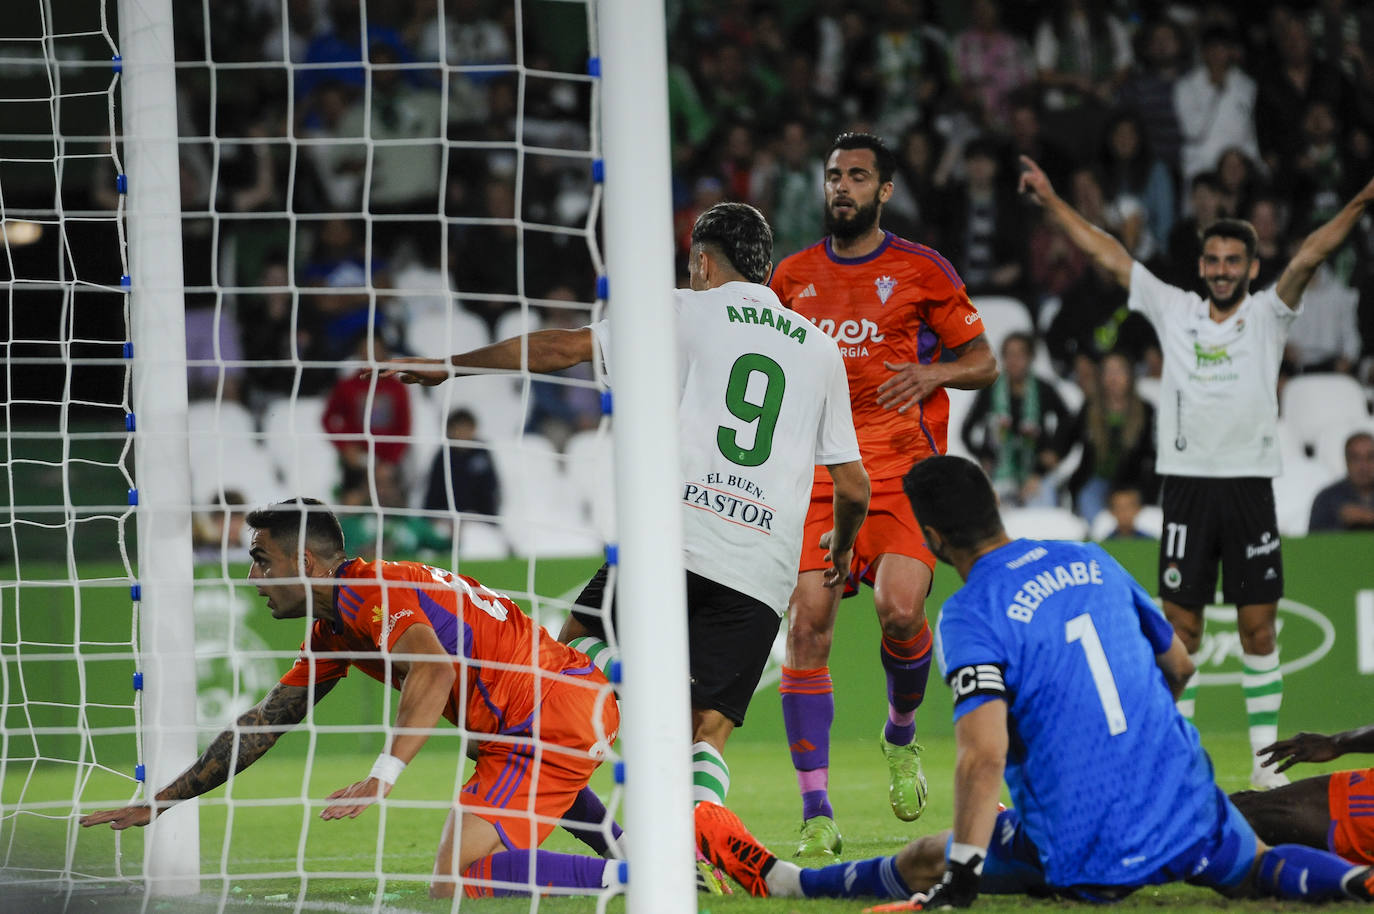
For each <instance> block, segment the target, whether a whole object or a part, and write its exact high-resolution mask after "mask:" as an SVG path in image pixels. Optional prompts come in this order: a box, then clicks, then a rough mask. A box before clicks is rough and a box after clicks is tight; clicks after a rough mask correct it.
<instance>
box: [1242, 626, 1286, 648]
mask: <svg viewBox="0 0 1374 914" xmlns="http://www.w3.org/2000/svg"><path fill="white" fill-rule="evenodd" d="M1239 634H1240V646H1241V650H1243V651H1245V653H1247V654H1261V655H1262V654H1272V653H1273V652H1274V650H1275V648H1277V647H1278V637H1277V635H1276V634H1275V629H1274V623H1272V622H1264V623H1258V624H1253V625H1242V626H1241V628H1240V632H1239Z"/></svg>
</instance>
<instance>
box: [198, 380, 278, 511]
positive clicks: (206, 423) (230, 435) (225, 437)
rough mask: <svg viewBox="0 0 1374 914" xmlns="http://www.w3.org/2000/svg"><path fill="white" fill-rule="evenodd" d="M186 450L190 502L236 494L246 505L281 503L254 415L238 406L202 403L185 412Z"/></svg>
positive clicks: (209, 402)
mask: <svg viewBox="0 0 1374 914" xmlns="http://www.w3.org/2000/svg"><path fill="white" fill-rule="evenodd" d="M187 430H188V432H189V433H190V434H189V439H188V441H187V448H188V451H189V453H190V460H191V498H192V501H193V502H194V503H195V504H196V505H207V504H212V503H213V502H214V499H215V497H216V496H217V495H218V494H219V493H220V492H226V491H229V490H236V491H238V492H239V493H240V494H241V495H243V497H244V499H245V500H246V501H247V502H248V503H249V504H261V503H264V502H269V501H273V500H275V499H277V498H280V497H281V496H282V495H283V494H284V492H283V487H282V485H281V482H280V481H279V480H278V478H277V474H276V472H275V469H274V467H273V463H272V459H271V457H270V455H269V454H268V453H267V451H266V450H265V449H264V448H263V446H262V443H261V442H260V441H259V440H258V439H259V436H258V432H257V429H256V428H255V427H254V423H253V416H252V414H251V413H249V412H248V409H247V408H246V407H244V406H243V404H241V403H237V402H234V401H228V400H226V401H219V402H216V401H212V400H204V401H197V402H194V403H191V404H190V405H189V408H188V410H187Z"/></svg>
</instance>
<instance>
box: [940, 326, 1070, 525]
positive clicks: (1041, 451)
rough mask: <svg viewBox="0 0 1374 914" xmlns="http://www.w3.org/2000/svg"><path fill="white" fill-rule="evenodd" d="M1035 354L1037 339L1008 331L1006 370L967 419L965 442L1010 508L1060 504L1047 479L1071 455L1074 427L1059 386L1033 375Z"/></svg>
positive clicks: (981, 394) (976, 402) (1004, 349)
mask: <svg viewBox="0 0 1374 914" xmlns="http://www.w3.org/2000/svg"><path fill="white" fill-rule="evenodd" d="M1034 357H1035V338H1034V337H1032V336H1030V335H1029V334H1026V333H1020V332H1014V333H1010V334H1008V335H1007V338H1006V339H1005V340H1004V341H1003V342H1002V373H1001V374H1000V375H998V377H997V380H996V381H994V382H993V384H992V386H991V387H986V388H984V389H982V390H980V391H978V395H977V396H976V397H975V398H974V400H973V406H972V407H971V408H970V409H969V414H968V417H967V418H966V419H965V420H964V428H963V438H964V446H965V447H967V448H968V449H969V452H970V453H971V454H973V456H974V457H975V458H977V460H978V462H979V463H981V464H982V465H983V470H984V471H985V472H986V473H987V474H988V478H989V479H991V480H992V485H993V488H994V489H996V490H997V494H998V497H999V498H1001V500H1002V503H1003V504H1004V505H1008V506H1011V505H1019V506H1023V507H1045V506H1053V505H1055V504H1056V503H1057V500H1058V493H1057V492H1056V491H1055V490H1054V487H1053V486H1048V485H1045V484H1044V479H1045V476H1046V475H1047V474H1049V473H1051V472H1053V470H1054V468H1055V467H1057V466H1058V465H1059V461H1060V460H1062V459H1063V457H1064V454H1065V453H1067V451H1068V443H1069V442H1068V438H1067V436H1068V433H1069V431H1070V430H1071V428H1072V426H1073V417H1072V416H1070V415H1069V411H1068V409H1067V408H1066V407H1065V406H1064V401H1063V400H1062V399H1060V397H1059V394H1058V392H1056V391H1055V389H1054V385H1053V384H1050V383H1049V382H1047V381H1044V380H1042V379H1040V378H1037V377H1036V376H1035V375H1034V374H1032V373H1031V361H1032V360H1033V359H1034Z"/></svg>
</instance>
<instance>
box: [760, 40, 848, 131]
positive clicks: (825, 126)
mask: <svg viewBox="0 0 1374 914" xmlns="http://www.w3.org/2000/svg"><path fill="white" fill-rule="evenodd" d="M839 113H840V112H839V111H838V110H837V109H836V107H835V106H834V105H832V104H830V103H829V102H828V101H827V100H826V99H825V97H824V96H822V95H821V94H820V93H819V92H818V91H816V75H815V72H814V70H813V68H812V65H811V57H810V56H809V55H808V54H806V52H804V51H793V52H792V53H790V54H788V55H787V57H786V59H785V60H784V63H783V69H782V91H781V92H779V93H778V98H777V100H776V101H775V102H774V104H773V110H772V111H770V112H769V113H768V116H767V117H766V118H765V119H764V121H765V124H766V125H768V126H770V128H771V129H781V128H782V127H785V126H786V125H787V124H788V123H791V122H793V121H800V122H801V123H803V124H806V125H809V127H810V130H811V131H812V132H813V133H815V134H819V135H821V136H833V135H834V134H835V133H836V132H837V131H838V127H839V124H840V120H839Z"/></svg>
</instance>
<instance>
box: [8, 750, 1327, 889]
mask: <svg viewBox="0 0 1374 914" xmlns="http://www.w3.org/2000/svg"><path fill="white" fill-rule="evenodd" d="M1207 742H1208V744H1209V748H1210V750H1211V751H1212V753H1213V757H1214V759H1215V760H1216V762H1217V770H1218V772H1219V781H1220V783H1221V784H1222V786H1223V787H1225V788H1226V789H1228V790H1235V789H1239V788H1241V787H1243V786H1244V780H1245V774H1246V772H1248V767H1247V760H1246V757H1245V753H1246V748H1247V747H1246V741H1245V736H1244V734H1241V733H1211V734H1209V735H1208V739H1207ZM925 745H926V752H925V759H926V770H927V773H928V776H929V779H930V783H931V787H932V790H931V803H930V806H929V808H928V809H927V811H926V814H925V816H924V817H923V818H922V819H921V821H920V822H918V823H915V824H907V823H903V822H899V821H898V820H897V819H895V818H894V817H893V816H892V814H891V812H890V811H889V810H888V808H887V798H886V769H885V767H884V765H883V763H882V761H881V758H880V756H879V753H878V750H877V746H876V741H875V740H868V741H863V740H849V741H845V742H841V743H837V744H836V745H835V746H834V747H833V752H832V768H831V772H832V799H833V802H834V805H835V808H836V811H837V817H838V819H839V823H840V826H841V829H842V831H843V833H844V838H845V848H844V850H845V853H844V859H847V860H851V859H861V858H864V857H869V856H874V855H880V854H889V853H893V852H895V851H896V850H897V849H898V848H900V847H901V846H902V845H903V844H905V843H906V842H907V841H909V840H911V839H912V838H914V837H917V836H919V835H921V834H928V833H930V832H933V831H937V830H939V829H942V828H945V827H948V825H949V822H950V820H951V815H952V808H951V801H950V796H949V785H950V784H951V782H952V764H953V757H954V752H953V748H954V747H953V744H952V741H951V740H950V738H949V737H947V736H934V737H931V738H929V739H927V740H926V741H925ZM731 750H732V751H731V752H730V753H729V761H730V766H731V772H732V776H733V790H732V795H731V798H730V801H731V806H732V807H733V808H734V809H735V810H736V811H737V812H738V813H739V814H740V816H741V817H742V818H743V819H744V820H745V822H746V823H748V824H749V826H750V827H751V828H752V829H753V831H754V833H755V834H756V835H757V836H758V837H759V838H760V840H762V841H763V842H765V843H766V844H767V845H768V846H769V847H770V848H771V849H772V850H773V851H774V852H775V853H778V854H779V855H782V856H787V855H790V853H791V851H792V850H793V849H794V846H795V840H796V835H797V829H798V826H799V824H800V823H799V821H798V812H799V801H798V799H797V793H796V785H795V782H794V780H793V777H792V772H791V766H790V764H789V761H788V757H787V751H786V748H785V747H784V746H783V744H782V741H781V740H778V741H776V742H765V741H755V742H747V741H746V742H741V743H739V744H738V745H737V746H732V747H731ZM452 757H453V753H452V751H448V752H446V751H444V749H443V746H442V745H431V746H429V747H427V749H426V751H425V752H423V753H421V755H420V757H418V758H417V759H416V761H415V762H414V763H413V764H412V765H411V766H410V768H408V769H407V771H406V773H405V775H404V776H403V777H402V779H401V781H400V782H399V783H398V785H397V788H396V790H395V792H394V793H393V794H392V800H391V801H389V803H388V808H387V810H386V827H385V829H382V828H381V827H380V826H381V823H382V820H383V816H382V815H381V812H382V811H381V810H377V809H374V810H369V811H368V812H366V813H364V814H363V815H362V816H360V817H359V818H358V819H356V820H344V821H337V822H322V821H319V820H318V819H317V818H316V817H315V813H317V812H318V809H319V803H320V799H321V798H322V797H324V796H325V795H326V794H328V793H329V792H330V791H332V790H334V789H335V788H338V787H341V786H344V785H346V784H349V783H352V782H353V781H354V780H357V779H358V778H360V777H362V776H363V775H364V774H365V773H366V771H367V769H368V767H369V766H370V764H371V760H372V756H371V755H370V754H363V753H348V752H344V753H330V754H325V755H319V756H317V757H316V759H315V763H314V766H313V769H312V770H311V771H310V772H309V773H308V775H307V771H306V767H305V764H304V760H303V759H302V758H298V757H293V756H291V755H283V756H281V757H274V756H272V755H269V756H266V757H264V758H263V759H262V761H260V762H259V763H258V764H257V765H255V766H254V767H253V769H252V770H250V771H249V772H246V773H245V774H244V775H242V776H241V777H240V779H239V780H238V781H237V782H236V784H235V789H234V796H235V798H236V800H237V801H238V802H237V804H236V806H235V809H234V815H233V819H234V821H233V826H232V828H229V829H226V825H225V820H226V813H227V807H226V805H225V804H224V802H223V797H224V794H223V792H222V791H217V792H216V793H214V794H211V795H210V796H209V797H207V802H205V803H204V804H203V805H202V808H201V810H200V832H201V836H202V838H201V869H202V872H203V873H208V874H215V875H210V876H207V877H205V878H204V879H203V882H202V895H201V896H199V897H198V898H196V899H194V900H189V899H188V900H181V899H178V900H176V901H175V902H171V901H169V902H162V903H156V904H154V905H152V906H151V907H150V909H151V910H165V911H177V912H181V911H186V912H200V911H212V910H215V909H217V908H218V907H219V901H220V898H221V896H223V897H225V899H226V905H227V906H228V907H231V908H234V909H238V910H243V909H251V910H258V909H262V910H273V909H277V910H290V909H291V908H293V907H294V902H295V900H296V899H297V897H298V896H300V897H302V899H303V900H304V901H305V902H306V903H307V904H308V905H309V906H310V908H311V909H316V910H318V909H321V908H325V909H329V910H367V909H371V908H372V907H373V904H374V901H373V893H375V892H376V891H378V888H379V885H378V882H377V881H376V880H375V879H373V878H341V877H334V878H330V877H319V878H311V879H309V880H301V879H298V878H294V877H291V878H280V877H279V878H262V877H261V874H263V873H266V872H272V871H277V872H280V871H283V870H285V871H291V870H293V869H294V868H295V861H296V860H297V852H298V841H299V835H300V831H301V827H302V824H303V823H304V824H305V826H306V840H305V845H304V850H303V859H304V860H305V861H306V867H307V868H310V869H313V870H316V871H327V872H335V873H339V872H353V873H359V872H368V871H370V870H371V869H372V867H373V865H374V860H375V851H376V848H377V845H378V841H379V833H380V841H381V845H382V848H383V854H384V859H385V865H386V869H387V870H388V872H389V873H390V874H391V878H390V880H389V881H388V882H387V883H386V884H385V885H384V886H381V888H382V890H383V891H384V893H385V898H384V902H385V904H386V907H387V908H388V909H390V910H397V911H413V912H439V911H447V910H450V909H451V907H452V906H451V904H450V903H447V902H436V901H431V900H429V899H428V897H427V896H426V890H425V882H424V877H425V876H426V874H428V872H429V869H430V865H431V862H432V855H433V849H434V843H435V840H436V838H437V835H438V833H439V829H440V827H441V825H442V822H443V819H444V815H445V811H444V810H443V809H442V808H438V809H436V808H429V809H425V808H405V806H404V804H405V803H407V802H413V801H433V800H435V799H437V798H439V797H442V796H444V795H446V794H448V793H450V791H451V789H452V785H453V782H454V781H453V779H454V774H455V773H454V771H453V769H452V767H450V765H449V764H448V761H447V760H448V759H451V758H452ZM1316 770H1317V769H1313V772H1309V773H1315V771H1316ZM69 777H70V776H69V775H68V774H67V773H66V772H63V771H61V770H53V769H51V768H43V769H40V770H38V771H36V772H35V774H34V778H33V781H32V782H31V783H30V784H29V785H28V793H27V795H28V798H29V799H30V800H32V799H33V798H34V797H36V796H39V795H45V796H50V797H52V798H53V799H60V798H61V796H62V795H63V792H64V791H67V795H70V791H69V788H68V787H67V786H66V781H67V780H68V779H69ZM10 783H13V779H11V780H9V781H7V786H8V785H9V784H10ZM594 786H595V787H596V788H597V789H598V791H599V792H601V793H602V794H603V795H608V794H609V791H610V783H609V778H608V777H607V774H606V773H605V772H604V771H603V772H601V773H599V774H598V778H597V780H596V781H595V782H594ZM1085 786H1086V785H1085ZM126 790H127V788H126V787H125V786H124V782H121V781H118V780H116V779H115V778H113V777H111V778H109V779H108V785H103V784H99V783H98V784H96V785H94V787H93V788H92V789H88V790H87V792H86V796H88V797H100V796H102V795H103V796H106V797H108V799H109V801H110V803H111V804H114V805H117V804H119V803H122V802H123V801H124V800H125V799H126V798H127V794H126ZM12 793H13V789H7V791H6V795H5V797H4V799H5V801H6V802H12V801H13V799H14V797H13V796H12V795H11V794H12ZM302 796H304V797H308V798H309V800H308V801H305V802H302V801H301V800H300V799H299V798H300V797H302ZM282 797H290V798H292V799H289V800H285V801H283V800H281V799H280V798H282ZM274 798H276V799H274ZM255 800H257V801H263V800H267V801H270V802H271V804H272V805H255V804H254V803H253V801H255ZM99 805H104V804H102V803H100V802H99V801H96V802H95V803H94V804H88V805H87V806H86V808H85V809H83V810H82V811H89V810H90V809H91V808H96V807H97V806H99ZM50 812H51V814H52V816H53V818H38V817H35V816H24V817H21V818H20V819H18V820H15V821H14V822H13V823H12V825H11V826H10V827H9V828H7V830H6V834H5V840H6V843H7V845H8V848H9V860H8V866H9V868H11V871H10V877H11V878H13V876H14V875H16V873H15V870H16V869H19V868H29V867H39V868H56V867H60V864H61V861H62V859H63V856H64V848H65V847H67V846H68V845H67V842H68V840H69V839H71V840H73V842H74V843H73V844H72V845H71V846H72V848H73V852H74V853H73V868H74V869H75V870H76V871H77V872H80V873H84V874H89V875H90V876H94V877H102V878H103V879H104V880H105V881H104V882H103V883H102V884H103V885H104V886H106V887H107V888H109V889H111V890H113V891H115V892H116V893H115V894H102V895H100V896H98V897H97V896H90V897H88V896H86V895H78V896H77V897H76V899H75V900H74V901H73V902H72V904H71V905H69V907H68V910H73V911H77V910H92V911H94V910H99V911H100V914H124V912H126V911H127V912H133V911H138V910H140V907H141V899H140V898H138V897H137V896H124V895H120V894H118V891H119V883H118V881H117V880H116V879H115V878H114V876H115V873H114V869H113V866H112V864H113V861H115V860H116V857H117V853H116V852H117V851H118V856H119V857H120V859H121V865H122V867H123V871H124V872H125V873H138V872H140V871H141V868H142V858H143V835H142V833H141V832H137V831H132V832H126V833H124V834H123V835H122V836H119V838H118V845H116V840H117V839H116V835H115V833H113V832H112V831H110V830H109V829H107V828H104V827H99V828H96V829H86V830H81V829H72V828H71V818H70V816H68V815H67V814H66V813H67V811H66V809H65V808H62V807H61V806H60V805H59V806H58V807H57V808H54V809H52V810H50ZM226 838H227V841H228V853H227V855H226V854H225V842H226ZM545 847H547V848H550V849H554V850H561V851H569V852H579V851H580V850H581V849H582V846H581V845H580V844H578V843H577V842H576V841H574V840H573V839H571V838H570V837H568V836H567V835H565V834H563V833H562V832H555V833H554V835H553V836H551V837H550V839H549V841H548V842H546V844H545ZM222 860H227V863H226V864H224V866H223V869H222V868H221V861H222ZM221 872H224V873H226V874H227V875H228V879H227V880H225V879H224V878H222V877H221V876H220V875H218V874H220V873H221ZM0 878H4V872H3V871H0ZM283 896H285V899H284V900H283ZM6 898H8V899H9V901H8V903H7V902H6V900H5V899H6ZM15 904H18V905H19V906H18V907H12V906H11V905H15ZM699 905H700V910H702V911H712V912H723V911H736V910H737V911H746V910H747V911H751V912H759V914H783V912H794V911H795V912H803V914H809V912H832V911H833V912H840V911H844V912H856V911H858V910H860V909H861V908H862V907H863V904H862V903H860V902H855V901H792V900H786V901H784V900H758V899H750V898H747V897H739V896H736V897H733V898H706V897H702V898H701V899H700V901H699ZM1046 906H1047V903H1045V902H1035V901H1032V900H1030V899H1025V898H1010V897H1008V898H995V897H984V898H983V899H982V900H980V902H979V905H978V907H979V909H980V910H984V911H988V912H998V911H1020V910H1023V909H1027V908H1043V907H1046ZM1054 906H1055V907H1060V906H1062V903H1054ZM461 907H462V908H464V909H467V910H482V911H490V912H500V914H505V912H515V911H528V910H530V907H531V905H530V902H529V900H527V899H496V900H482V901H468V900H464V901H463V902H461ZM1299 907H1300V906H1297V905H1280V904H1276V903H1273V902H1227V901H1225V900H1223V899H1221V898H1220V897H1219V896H1216V895H1214V894H1212V893H1210V892H1208V891H1205V890H1202V889H1194V888H1189V887H1186V886H1177V887H1166V888H1161V889H1149V890H1144V891H1142V892H1139V893H1137V894H1136V895H1135V896H1133V897H1132V898H1131V899H1129V900H1128V901H1126V902H1124V903H1123V904H1122V905H1120V906H1119V908H1118V909H1124V910H1142V909H1149V910H1161V911H1163V910H1167V911H1199V912H1201V911H1213V910H1217V909H1220V908H1225V909H1231V910H1237V911H1270V910H1288V909H1290V908H1291V909H1293V910H1297V909H1298V908H1299ZM595 909H596V900H595V899H589V898H545V899H541V900H540V902H539V910H541V911H552V912H579V911H594V910H595ZM609 909H610V910H612V911H621V910H623V909H624V905H623V901H621V900H615V901H613V902H612V903H611V905H610V908H609ZM11 910H13V911H20V910H23V911H47V910H61V907H60V905H58V904H57V903H56V901H54V902H52V905H51V906H43V905H42V904H40V903H39V901H38V899H35V898H33V897H28V896H21V897H16V896H14V895H13V894H8V895H3V896H0V911H11Z"/></svg>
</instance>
